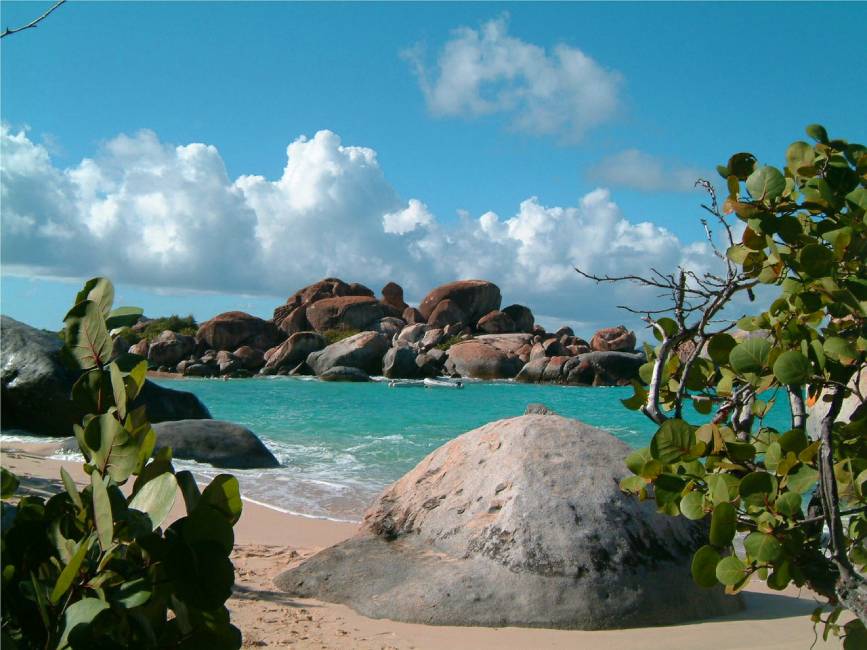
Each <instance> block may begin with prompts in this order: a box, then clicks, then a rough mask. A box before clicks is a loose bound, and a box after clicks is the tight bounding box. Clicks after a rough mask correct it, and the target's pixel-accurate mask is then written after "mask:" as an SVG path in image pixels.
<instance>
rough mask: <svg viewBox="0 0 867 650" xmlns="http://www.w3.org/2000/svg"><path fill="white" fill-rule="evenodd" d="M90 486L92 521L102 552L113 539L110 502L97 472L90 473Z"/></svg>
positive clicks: (112, 519)
mask: <svg viewBox="0 0 867 650" xmlns="http://www.w3.org/2000/svg"><path fill="white" fill-rule="evenodd" d="M90 485H91V488H92V492H91V495H92V498H93V519H94V523H95V524H96V532H97V535H98V536H99V546H100V548H102V550H103V552H105V551H106V549H108V547H109V546H111V541H112V539H114V518H113V517H112V515H111V501H109V499H108V491H107V490H106V489H105V483H104V482H103V479H102V477H101V476H100V475H99V473H98V472H91V474H90Z"/></svg>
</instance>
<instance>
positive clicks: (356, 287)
mask: <svg viewBox="0 0 867 650" xmlns="http://www.w3.org/2000/svg"><path fill="white" fill-rule="evenodd" d="M340 296H369V297H371V298H372V297H373V291H371V290H370V289H368V288H367V287H365V286H364V285H361V284H357V283H352V284H347V283H346V282H344V281H343V280H341V279H339V278H325V279H323V280H320V281H319V282H314V283H313V284H311V285H308V286H306V287H304V288H303V289H299V290H298V291H296V292H295V293H294V294H293V295H292V296H290V297H289V299H288V300H287V301H286V304H285V305H281V306H279V307H277V308H276V309H275V310H274V319H273V320H274V323H275V325H276V326H277V327H278V328H279V329H280V330H281V331H283V332H285V333H286V334H294V333H295V332H303V331H306V330H309V329H312V328H311V326H310V324H309V323H308V322H307V307H308V306H310V305H311V304H313V303H315V302H318V301H319V300H324V299H327V298H337V297H340Z"/></svg>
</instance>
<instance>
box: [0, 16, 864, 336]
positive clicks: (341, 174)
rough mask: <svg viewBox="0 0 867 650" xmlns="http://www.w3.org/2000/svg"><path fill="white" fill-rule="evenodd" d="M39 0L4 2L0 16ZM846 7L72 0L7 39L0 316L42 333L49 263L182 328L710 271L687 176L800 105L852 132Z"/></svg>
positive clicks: (802, 114)
mask: <svg viewBox="0 0 867 650" xmlns="http://www.w3.org/2000/svg"><path fill="white" fill-rule="evenodd" d="M49 4H50V3H43V2H31V3H15V2H3V3H2V26H3V27H6V26H10V25H11V26H15V25H19V24H22V23H25V22H27V21H28V20H30V19H31V18H32V17H33V16H35V15H36V14H38V13H39V11H40V10H41V9H42V7H43V6H45V7H47V6H48V5H49ZM864 24H867V5H865V4H863V3H861V4H856V3H822V4H813V3H786V4H782V3H766V4H763V3H754V4H740V3H737V4H710V3H700V4H699V3H696V4H687V3H673V4H669V3H640V4H638V3H600V4H589V3H574V4H563V3H558V4H530V3H526V4H521V3H518V4H497V3H472V4H470V3H467V4H463V3H460V4H459V3H446V4H421V3H408V4H395V3H387V4H336V3H335V4H301V3H292V4H286V3H276V2H275V3H205V2H202V3H191V4H187V3H132V2H128V3H109V2H104V3H103V2H100V3H84V2H75V1H74V0H73V1H72V2H69V3H68V4H67V5H65V6H63V7H61V8H60V9H59V10H58V11H57V12H55V13H54V14H53V15H52V16H50V17H49V19H48V20H46V21H45V22H44V23H42V24H41V25H40V26H39V27H38V28H37V29H35V30H29V31H27V32H23V33H20V34H16V35H13V36H11V37H8V38H5V39H3V41H2V45H0V48H2V120H3V123H4V141H3V142H4V146H3V151H2V153H3V159H4V161H3V191H4V194H3V202H4V204H5V206H6V207H4V209H3V213H4V214H3V216H2V228H3V231H2V233H3V260H2V262H3V267H2V269H3V279H2V290H3V293H2V310H3V312H4V313H7V314H10V315H12V316H14V317H17V318H21V319H23V320H26V321H28V322H31V323H33V324H36V325H39V326H43V327H55V328H56V327H59V322H60V319H62V316H63V313H64V312H65V310H66V308H67V303H68V302H69V300H71V297H72V295H73V291H74V288H73V285H72V284H69V283H67V282H65V281H59V280H57V279H56V278H58V277H64V278H69V277H73V278H75V277H86V276H89V275H93V274H97V273H108V274H110V275H112V277H114V278H115V279H116V281H118V283H119V284H120V286H121V291H120V294H121V295H122V297H123V298H124V299H127V300H128V301H129V302H134V301H135V302H137V303H138V304H140V305H142V306H144V307H145V309H146V310H147V312H148V313H151V314H156V313H157V312H169V311H181V312H183V313H186V312H189V311H192V312H193V313H194V314H195V315H196V316H197V317H198V318H200V319H204V318H207V317H209V316H212V315H214V314H215V313H218V312H219V311H223V310H225V309H229V308H244V309H247V310H249V311H251V312H253V313H257V314H259V315H268V314H270V311H271V309H272V308H273V307H274V306H276V305H277V304H279V303H280V302H282V301H283V300H284V299H285V297H287V296H288V295H290V294H291V293H292V292H294V291H295V290H296V289H297V288H299V287H300V286H302V285H303V284H307V283H309V282H312V281H315V280H316V279H318V278H320V277H323V275H325V274H331V273H337V274H339V275H340V276H341V277H343V278H344V279H346V280H348V281H352V280H358V281H362V282H365V283H368V284H369V285H370V286H371V287H372V288H373V289H374V290H378V289H379V288H380V287H381V286H382V284H384V281H386V280H387V277H390V278H391V279H395V280H396V281H398V282H399V283H401V284H403V285H404V286H405V288H406V289H407V294H408V297H409V298H411V299H415V300H418V299H420V298H422V297H423V295H424V293H425V292H426V290H427V289H429V288H432V287H433V286H434V285H435V284H437V283H439V282H442V281H447V280H451V279H455V278H456V277H458V276H463V275H464V274H475V275H479V274H484V273H487V274H489V276H488V277H489V279H492V280H494V281H496V282H497V283H498V284H500V286H501V287H502V288H503V293H504V298H505V301H506V303H509V302H515V301H520V302H523V303H526V304H528V305H529V306H531V307H532V308H534V310H535V311H536V312H537V313H539V314H541V315H543V316H546V317H548V319H549V320H550V322H551V324H552V325H553V324H554V321H558V322H559V321H563V322H574V323H576V324H577V325H579V326H584V327H586V328H590V327H593V326H596V325H597V324H601V323H603V322H607V323H609V324H610V323H611V322H612V321H613V320H618V321H619V320H625V316H622V317H621V316H620V315H618V313H617V312H616V309H615V308H616V304H617V303H618V301H623V300H641V299H642V298H641V296H638V295H636V294H635V293H634V292H633V291H632V290H630V289H628V288H624V289H622V290H617V291H605V292H602V293H600V292H599V291H596V290H593V289H592V288H591V287H588V286H587V285H585V284H583V283H581V282H579V281H578V280H577V278H576V277H574V272H572V273H571V274H568V273H567V272H566V271H567V270H568V267H569V265H570V264H573V263H580V264H582V265H588V266H589V267H590V268H592V269H594V270H602V271H608V270H617V269H621V268H622V269H631V268H633V267H634V268H636V269H638V270H640V269H642V268H643V269H646V268H647V267H648V266H649V265H660V266H668V267H671V266H673V265H676V264H679V263H683V262H684V261H685V260H687V261H690V262H691V263H693V264H701V263H702V261H701V258H702V254H703V253H702V251H701V250H699V249H698V248H696V246H693V247H692V248H690V246H691V245H694V244H695V243H696V242H700V241H701V239H702V231H701V228H700V226H699V224H698V221H697V218H698V216H699V215H700V210H699V208H698V204H699V203H700V202H701V200H702V196H701V195H700V194H698V193H696V192H695V191H689V185H690V183H689V179H691V178H693V177H695V176H698V175H704V176H710V177H711V178H713V176H711V173H712V170H713V168H714V166H715V165H716V164H718V163H721V162H724V161H725V160H726V158H727V157H728V155H730V154H731V153H734V152H736V151H741V150H748V151H752V152H754V153H755V154H756V155H757V156H758V157H759V158H760V159H761V160H763V161H766V162H769V163H776V164H779V163H780V161H781V160H782V156H783V152H784V151H785V147H786V146H787V145H788V144H789V143H790V142H791V141H792V140H795V139H799V138H802V137H803V127H804V126H805V125H806V124H808V123H811V122H821V123H823V124H824V125H825V126H826V127H827V128H828V130H829V131H830V132H831V134H832V135H839V136H842V137H846V138H848V139H850V140H855V141H861V142H864V141H867V133H865V131H867V121H865V120H864V118H863V107H864V106H865V104H867V101H865V100H867V85H865V84H864V83H863V81H864V79H865V78H867V48H865V46H864V45H863V27H862V26H863V25H864ZM449 53H452V54H453V55H454V57H455V58H454V59H452V60H451V61H452V63H453V64H454V65H451V64H450V63H449V61H450V60H449V58H448V55H449ZM467 61H470V62H472V63H473V67H472V69H471V70H470V71H469V72H468V69H467V66H466V63H467ZM419 70H422V74H421V75H420V74H419ZM473 75H476V76H475V77H474V76H473ZM25 128H26V130H24V129H25ZM143 129H144V130H147V131H148V133H147V134H146V135H142V134H141V131H142V130H143ZM321 130H327V131H329V132H331V134H332V135H333V136H334V137H325V136H323V137H321V138H318V137H314V136H315V134H316V133H317V132H319V131H321ZM123 135H125V136H127V137H126V138H125V139H120V140H119V139H118V138H119V137H120V136H123ZM302 135H306V136H307V137H308V138H309V140H308V141H306V142H302V143H299V145H298V146H297V147H296V149H295V150H294V151H295V152H296V153H295V156H294V161H295V166H294V167H293V171H292V174H291V178H290V179H287V180H286V182H285V183H283V184H282V185H281V184H280V182H279V181H280V179H281V176H283V175H284V167H286V166H287V146H288V145H290V143H293V142H296V140H297V139H298V138H299V137H300V136H302ZM338 139H339V140H338ZM193 143H203V144H205V145H210V146H211V147H212V148H213V149H207V150H204V151H200V150H195V151H193V150H192V149H185V150H184V153H182V152H180V151H179V150H178V149H177V148H178V147H182V148H183V147H187V146H188V145H191V144H193ZM341 147H342V148H341ZM347 147H361V148H364V151H365V152H375V156H371V155H369V154H368V153H358V154H355V153H353V152H352V151H348V150H347V149H346V148H347ZM84 159H88V160H89V161H90V162H89V163H82V161H83V160H84ZM34 161H38V164H36V163H34ZM142 169H144V170H145V171H142ZM254 176H255V177H261V178H260V179H259V180H258V181H256V182H253V181H250V182H249V183H247V182H241V181H239V180H238V179H239V177H254ZM178 177H184V178H187V177H189V178H194V179H195V181H190V183H188V184H183V185H182V184H180V183H177V182H174V181H176V180H177V178H178ZM290 180H291V181H292V182H289V181H290ZM714 180H717V179H716V178H714ZM161 182H163V183H165V186H162V185H161V184H160V183H161ZM94 188H95V189H94ZM600 188H601V189H600ZM600 192H602V193H601V194H600ZM85 194H86V196H84V195H85ZM57 197H60V198H57ZM531 197H537V199H536V201H535V202H531V203H527V201H528V200H529V199H531ZM412 200H415V201H417V202H418V204H417V205H415V207H413V205H414V204H413V203H412ZM287 206H288V207H287ZM419 206H421V207H419ZM109 208H111V209H109ZM107 210H108V212H106V211H107ZM111 210H115V212H117V214H115V212H111ZM118 211H119V212H118ZM204 212H207V214H204ZM489 212H492V213H495V214H496V219H494V218H493V217H487V219H486V218H485V217H484V216H483V215H485V213H489ZM109 213H110V214H109ZM107 215H108V216H107ZM385 215H392V219H391V221H387V220H384V219H385ZM461 215H463V216H461ZM388 223H390V224H391V225H390V226H389V225H383V224H388ZM149 224H150V225H149ZM101 229H102V230H101ZM140 229H144V230H143V231H142V230H140ZM383 229H384V232H383ZM408 229H409V230H408ZM130 241H133V242H135V241H138V245H139V246H145V247H150V249H151V250H150V251H149V253H150V255H148V254H145V253H141V252H140V251H133V250H132V249H130V248H129V247H128V246H127V245H128V244H129V242H130ZM705 252H706V251H705ZM81 257H83V258H84V259H83V260H82V259H80V258H81ZM254 259H255V260H256V261H257V265H258V266H257V265H254V264H252V263H251V260H254ZM130 260H133V261H132V262H131V263H129V262H130ZM149 269H150V270H149ZM564 269H565V270H564ZM483 277H484V276H483ZM241 294H243V295H241Z"/></svg>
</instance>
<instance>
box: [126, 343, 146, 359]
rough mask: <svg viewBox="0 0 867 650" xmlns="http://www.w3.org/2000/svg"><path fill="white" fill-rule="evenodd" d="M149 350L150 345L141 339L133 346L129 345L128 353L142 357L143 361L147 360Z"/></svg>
mask: <svg viewBox="0 0 867 650" xmlns="http://www.w3.org/2000/svg"><path fill="white" fill-rule="evenodd" d="M149 348H150V343H148V340H147V339H142V340H141V341H139V342H138V343H136V344H135V345H131V346H130V348H129V350H128V352H129V353H130V354H136V355H138V356H140V357H144V358H145V359H147V356H148V349H149Z"/></svg>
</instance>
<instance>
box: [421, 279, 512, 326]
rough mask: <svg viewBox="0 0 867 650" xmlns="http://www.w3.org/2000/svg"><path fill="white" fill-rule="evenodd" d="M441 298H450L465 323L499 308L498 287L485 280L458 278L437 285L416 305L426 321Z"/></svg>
mask: <svg viewBox="0 0 867 650" xmlns="http://www.w3.org/2000/svg"><path fill="white" fill-rule="evenodd" d="M443 300H451V301H453V302H454V303H455V304H456V305H457V306H458V307H459V308H460V310H461V311H462V312H463V313H464V315H465V317H466V320H465V321H464V322H465V323H477V322H478V321H479V319H480V318H481V317H482V316H484V315H485V314H487V313H490V312H492V311H496V310H497V309H499V308H500V300H501V297H500V288H499V287H498V286H497V285H495V284H493V283H492V282H487V281H485V280H458V281H457V282H450V283H449V284H444V285H442V286H440V287H437V288H436V289H434V290H433V291H431V292H430V293H429V294H428V295H427V296H426V297H425V299H424V300H422V301H421V304H420V305H419V306H418V309H419V311H420V312H421V314H422V316H424V318H425V319H426V320H427V321H428V322H430V315H431V314H432V313H433V311H434V309H435V308H436V307H437V305H439V304H440V303H441V302H442V301H443Z"/></svg>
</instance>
